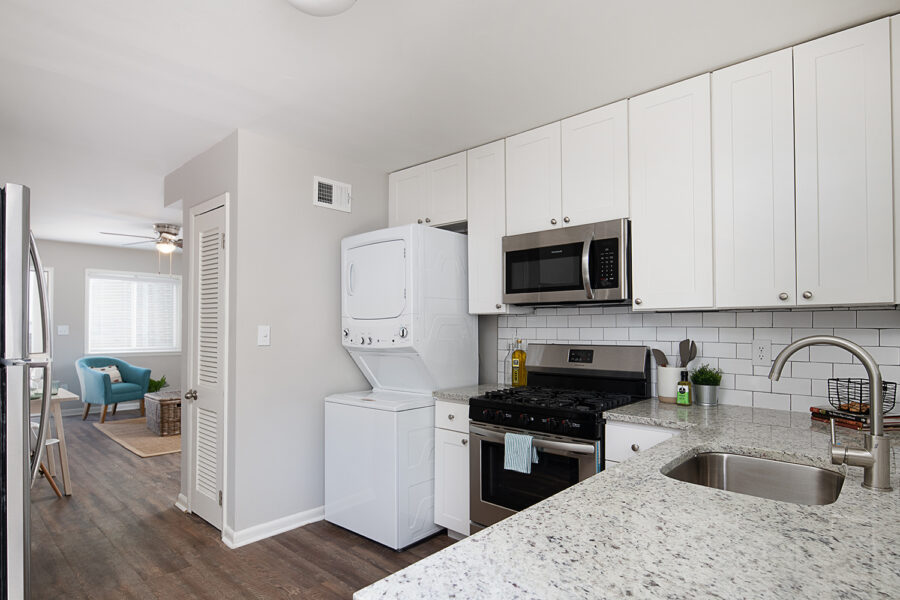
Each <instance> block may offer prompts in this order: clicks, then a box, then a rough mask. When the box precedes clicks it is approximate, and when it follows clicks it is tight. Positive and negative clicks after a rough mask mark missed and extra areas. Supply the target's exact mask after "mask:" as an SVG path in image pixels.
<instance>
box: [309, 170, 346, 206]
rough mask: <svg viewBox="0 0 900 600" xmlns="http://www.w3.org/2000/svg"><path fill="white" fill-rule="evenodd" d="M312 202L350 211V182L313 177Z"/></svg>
mask: <svg viewBox="0 0 900 600" xmlns="http://www.w3.org/2000/svg"><path fill="white" fill-rule="evenodd" d="M313 204H315V205H316V206H322V207H324V208H333V209H334V210H341V211H344V212H350V184H349V183H341V182H339V181H332V180H331V179H325V178H324V177H313Z"/></svg>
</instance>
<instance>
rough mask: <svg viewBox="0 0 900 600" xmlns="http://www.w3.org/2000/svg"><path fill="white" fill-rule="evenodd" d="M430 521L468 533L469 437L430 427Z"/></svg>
mask: <svg viewBox="0 0 900 600" xmlns="http://www.w3.org/2000/svg"><path fill="white" fill-rule="evenodd" d="M434 522H435V523H437V524H438V525H440V526H441V527H446V528H447V529H451V530H453V531H456V532H458V533H463V534H465V535H469V436H468V434H466V433H459V432H456V431H450V430H447V429H435V430H434Z"/></svg>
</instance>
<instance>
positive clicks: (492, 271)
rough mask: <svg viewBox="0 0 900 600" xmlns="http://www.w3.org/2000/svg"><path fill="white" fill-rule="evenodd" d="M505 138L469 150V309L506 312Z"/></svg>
mask: <svg viewBox="0 0 900 600" xmlns="http://www.w3.org/2000/svg"><path fill="white" fill-rule="evenodd" d="M505 146H506V142H504V141H503V140H499V141H496V142H493V143H492V144H487V145H486V146H481V147H480V148H475V149H473V150H469V152H468V153H467V154H468V157H467V161H468V166H467V168H468V194H467V198H468V214H469V239H468V241H469V312H470V313H472V314H476V315H487V314H497V313H505V312H506V305H505V304H503V236H504V235H506V168H505V160H506V158H505V151H504V149H505Z"/></svg>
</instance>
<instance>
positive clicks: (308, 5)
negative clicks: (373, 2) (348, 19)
mask: <svg viewBox="0 0 900 600" xmlns="http://www.w3.org/2000/svg"><path fill="white" fill-rule="evenodd" d="M287 1H288V3H289V4H290V5H291V6H293V7H294V8H296V9H297V10H299V11H300V12H304V13H306V14H308V15H312V16H314V17H332V16H334V15H339V14H341V13H342V12H344V11H345V10H347V9H349V8H350V7H351V6H353V5H354V4H355V3H356V0H287Z"/></svg>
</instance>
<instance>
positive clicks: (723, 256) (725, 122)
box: [712, 48, 796, 308]
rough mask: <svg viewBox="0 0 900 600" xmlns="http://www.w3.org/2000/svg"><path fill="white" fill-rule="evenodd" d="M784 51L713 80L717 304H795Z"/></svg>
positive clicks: (788, 62) (788, 79) (790, 110)
mask: <svg viewBox="0 0 900 600" xmlns="http://www.w3.org/2000/svg"><path fill="white" fill-rule="evenodd" d="M792 73H793V63H792V52H791V49H790V48H788V49H787V50H782V51H780V52H775V53H773V54H768V55H766V56H761V57H759V58H757V59H754V60H750V61H747V62H743V63H740V64H737V65H734V66H733V67H728V68H727V69H722V70H721V71H716V72H715V73H713V74H712V151H713V199H714V200H713V203H714V211H713V213H714V215H715V219H714V230H715V256H716V261H715V262H716V265H715V275H716V276H715V283H716V306H717V307H720V308H742V307H763V306H793V305H795V304H796V273H795V258H794V101H793V85H794V84H793V74H792Z"/></svg>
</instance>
